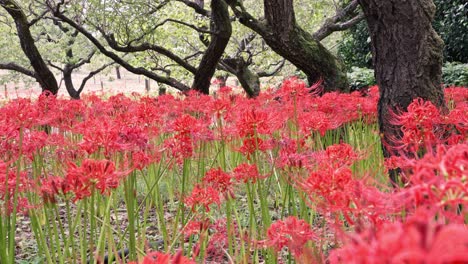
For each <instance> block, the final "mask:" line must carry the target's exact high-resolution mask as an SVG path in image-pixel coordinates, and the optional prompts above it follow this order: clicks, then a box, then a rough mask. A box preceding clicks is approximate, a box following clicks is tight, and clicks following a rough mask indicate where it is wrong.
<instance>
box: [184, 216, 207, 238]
mask: <svg viewBox="0 0 468 264" xmlns="http://www.w3.org/2000/svg"><path fill="white" fill-rule="evenodd" d="M210 226H211V221H210V219H209V218H206V219H205V220H202V221H198V220H191V221H190V222H188V223H187V224H186V225H185V227H184V229H183V233H184V235H185V237H186V238H188V237H190V236H193V235H199V234H201V233H203V232H204V231H206V230H208V228H209V227H210Z"/></svg>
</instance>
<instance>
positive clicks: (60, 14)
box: [51, 6, 190, 91]
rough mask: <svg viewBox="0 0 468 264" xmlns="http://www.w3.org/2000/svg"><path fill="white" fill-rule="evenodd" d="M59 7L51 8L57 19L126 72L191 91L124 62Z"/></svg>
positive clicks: (172, 80)
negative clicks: (78, 33) (87, 40)
mask: <svg viewBox="0 0 468 264" xmlns="http://www.w3.org/2000/svg"><path fill="white" fill-rule="evenodd" d="M59 7H60V6H56V7H55V8H54V7H52V6H51V8H53V10H52V13H53V15H54V16H55V17H57V18H59V19H61V20H62V21H63V22H65V23H67V24H68V25H70V26H71V27H73V28H75V29H76V30H78V31H79V32H80V33H81V34H83V35H84V36H85V37H86V38H88V39H89V40H90V41H91V42H92V43H93V44H94V45H95V46H96V48H97V49H98V50H99V51H100V52H101V53H102V54H104V55H105V56H107V57H109V58H111V59H112V60H113V61H115V62H116V63H118V64H120V65H121V66H122V67H124V68H125V69H126V70H128V71H130V72H132V73H134V74H139V75H144V76H146V77H148V78H150V79H152V80H155V81H157V82H160V83H164V84H167V85H169V86H172V87H174V88H176V89H178V90H180V91H187V90H189V89H190V88H189V87H188V86H187V85H185V84H183V83H181V82H179V81H177V80H176V79H174V78H171V77H163V76H160V75H158V74H155V73H154V72H151V71H148V70H146V69H144V68H142V67H134V66H132V65H130V64H129V63H128V62H126V61H125V60H123V59H122V58H121V57H120V56H119V55H117V54H116V53H114V52H112V51H109V50H107V49H106V48H105V47H104V46H103V45H102V44H101V42H100V41H99V40H97V39H96V38H95V37H94V36H93V34H92V33H91V32H89V31H87V30H86V29H85V28H84V27H82V26H80V25H79V24H77V23H76V22H75V21H73V20H71V19H70V18H68V17H67V16H65V15H64V14H63V12H61V11H60V9H59Z"/></svg>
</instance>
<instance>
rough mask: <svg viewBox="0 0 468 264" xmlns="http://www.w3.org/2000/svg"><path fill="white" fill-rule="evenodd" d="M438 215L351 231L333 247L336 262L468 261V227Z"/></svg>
mask: <svg viewBox="0 0 468 264" xmlns="http://www.w3.org/2000/svg"><path fill="white" fill-rule="evenodd" d="M433 217H434V215H429V216H427V215H426V216H418V215H416V216H414V217H412V218H410V219H408V220H407V221H406V222H404V223H401V222H393V223H385V224H382V225H381V226H378V227H374V228H369V229H366V230H364V231H362V232H361V233H358V234H353V235H350V236H349V238H348V239H347V242H346V244H345V245H344V246H343V247H342V248H340V249H336V250H334V251H332V253H331V255H330V258H329V261H330V263H331V264H335V263H356V264H357V263H409V264H412V263H414V264H419V263H440V264H442V263H453V264H456V263H468V229H467V227H466V226H465V225H462V224H448V225H446V224H444V223H442V222H436V221H434V220H433Z"/></svg>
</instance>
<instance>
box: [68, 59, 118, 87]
mask: <svg viewBox="0 0 468 264" xmlns="http://www.w3.org/2000/svg"><path fill="white" fill-rule="evenodd" d="M113 64H115V62H110V63H107V64H104V65H102V66H101V67H99V68H97V69H96V70H94V71H92V72H90V73H89V74H88V76H86V77H85V78H84V79H83V80H82V81H81V85H80V88H79V89H78V91H77V93H78V94H81V92H82V91H83V89H84V87H85V85H86V83H87V82H88V80H89V79H91V78H93V76H94V75H96V74H98V73H100V72H102V71H103V70H105V69H106V68H107V67H109V66H111V65H113Z"/></svg>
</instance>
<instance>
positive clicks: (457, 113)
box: [445, 102, 468, 139]
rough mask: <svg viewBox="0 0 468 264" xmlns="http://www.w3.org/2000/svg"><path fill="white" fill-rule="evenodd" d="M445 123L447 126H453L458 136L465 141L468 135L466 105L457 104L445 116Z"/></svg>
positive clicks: (467, 110)
mask: <svg viewBox="0 0 468 264" xmlns="http://www.w3.org/2000/svg"><path fill="white" fill-rule="evenodd" d="M445 121H446V122H447V124H451V125H454V126H455V128H456V129H457V131H458V132H459V133H460V135H461V136H462V137H463V138H464V139H466V136H467V133H468V103H467V102H464V103H458V104H457V105H456V106H455V108H454V109H452V110H451V111H450V113H449V114H448V115H447V119H446V120H445Z"/></svg>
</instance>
